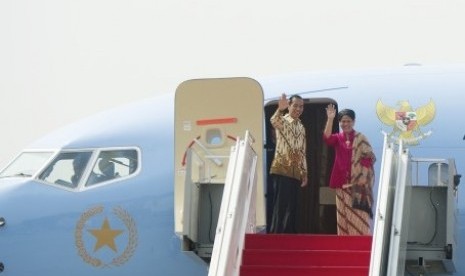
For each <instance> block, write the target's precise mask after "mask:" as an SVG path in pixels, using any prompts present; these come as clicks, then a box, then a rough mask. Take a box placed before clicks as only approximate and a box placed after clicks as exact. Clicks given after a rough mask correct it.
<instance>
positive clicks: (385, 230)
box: [369, 133, 397, 276]
mask: <svg viewBox="0 0 465 276" xmlns="http://www.w3.org/2000/svg"><path fill="white" fill-rule="evenodd" d="M396 158H397V156H396V155H395V149H394V144H393V143H392V142H389V137H388V135H387V134H386V133H384V142H383V154H382V158H381V168H380V177H379V184H378V195H377V200H376V209H375V216H374V226H373V242H372V246H371V257H370V270H369V276H380V275H385V274H386V271H387V262H388V254H389V242H390V232H391V221H392V206H393V201H394V200H393V192H392V191H393V187H394V186H395V181H396V173H397V159H396Z"/></svg>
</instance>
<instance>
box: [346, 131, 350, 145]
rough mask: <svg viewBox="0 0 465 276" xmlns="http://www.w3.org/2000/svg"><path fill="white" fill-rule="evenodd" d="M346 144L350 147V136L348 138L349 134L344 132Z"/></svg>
mask: <svg viewBox="0 0 465 276" xmlns="http://www.w3.org/2000/svg"><path fill="white" fill-rule="evenodd" d="M345 136H346V146H347V147H350V138H349V134H346V135H345Z"/></svg>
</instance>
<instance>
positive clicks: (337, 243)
mask: <svg viewBox="0 0 465 276" xmlns="http://www.w3.org/2000/svg"><path fill="white" fill-rule="evenodd" d="M371 242H372V237H371V236H337V235H314V234H312V235H310V234H297V235H295V234H247V235H246V236H245V248H246V249H292V250H298V249H302V250H313V249H318V250H336V249H344V250H371Z"/></svg>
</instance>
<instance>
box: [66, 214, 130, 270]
mask: <svg viewBox="0 0 465 276" xmlns="http://www.w3.org/2000/svg"><path fill="white" fill-rule="evenodd" d="M74 236H75V240H76V247H77V250H78V254H79V256H81V258H82V259H83V260H84V261H85V262H86V263H88V264H90V265H92V266H94V267H100V268H105V267H113V266H121V265H123V264H124V263H126V262H127V261H128V260H129V259H130V258H131V256H132V255H133V254H134V252H135V250H136V247H137V228H136V224H135V222H134V220H133V219H132V217H131V215H130V214H129V213H128V212H127V211H126V210H124V209H123V208H121V207H119V206H118V207H114V208H113V209H112V212H108V213H107V212H105V210H104V207H103V206H95V207H92V208H89V209H88V210H86V211H85V212H84V213H83V214H82V215H81V216H80V218H79V220H78V222H77V225H76V230H75V234H74Z"/></svg>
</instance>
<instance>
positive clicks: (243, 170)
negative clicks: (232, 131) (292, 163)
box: [208, 131, 257, 276]
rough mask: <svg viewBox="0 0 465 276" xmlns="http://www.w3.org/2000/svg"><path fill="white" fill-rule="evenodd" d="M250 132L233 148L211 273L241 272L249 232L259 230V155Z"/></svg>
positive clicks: (212, 275)
mask: <svg viewBox="0 0 465 276" xmlns="http://www.w3.org/2000/svg"><path fill="white" fill-rule="evenodd" d="M253 142H254V138H253V137H252V135H251V134H250V133H249V131H246V133H245V138H244V139H239V138H238V139H237V142H236V145H235V146H233V147H232V148H231V154H230V159H229V164H228V170H227V172H226V181H225V185H224V190H223V198H222V201H221V207H220V213H219V216H218V224H217V228H216V235H215V241H214V245H213V252H212V256H211V259H210V267H209V271H208V275H209V276H224V275H228V276H235V275H239V270H240V265H241V262H242V251H243V247H244V236H245V234H246V233H255V231H256V222H255V198H256V189H257V188H256V185H257V170H256V168H257V154H256V152H255V151H254V150H253V148H252V144H253Z"/></svg>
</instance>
